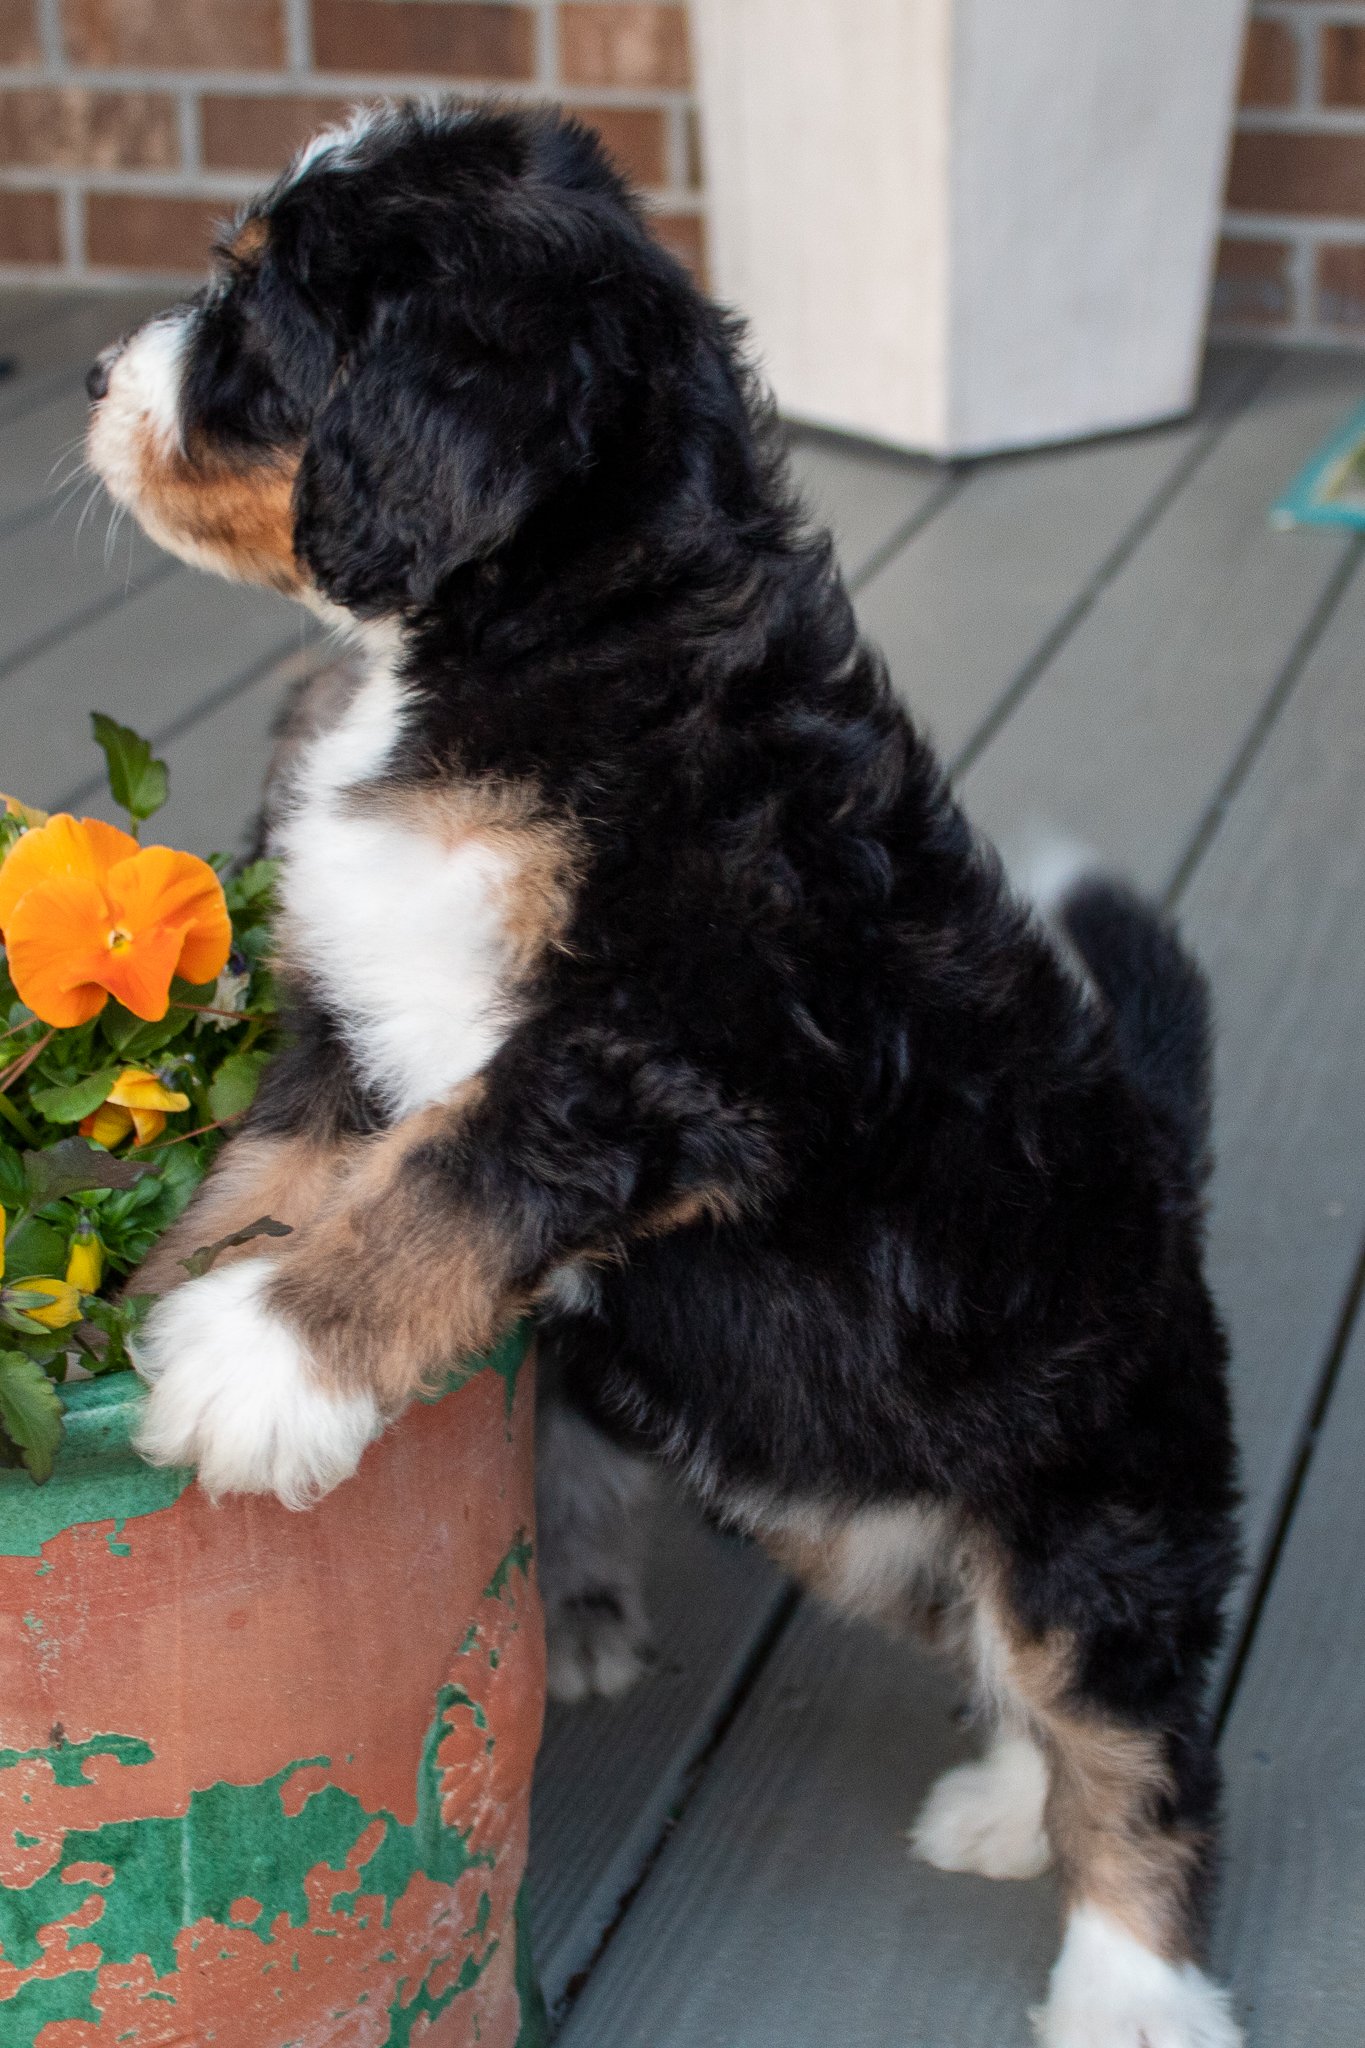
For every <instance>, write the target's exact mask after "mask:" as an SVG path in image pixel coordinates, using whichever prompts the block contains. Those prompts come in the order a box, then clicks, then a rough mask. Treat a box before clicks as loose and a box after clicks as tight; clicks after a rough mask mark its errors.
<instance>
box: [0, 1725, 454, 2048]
mask: <svg viewBox="0 0 1365 2048" xmlns="http://www.w3.org/2000/svg"><path fill="white" fill-rule="evenodd" d="M463 1704H464V1699H463V1696H462V1695H460V1693H459V1691H458V1688H456V1687H454V1686H443V1687H442V1688H441V1690H440V1692H439V1693H438V1695H437V1698H436V1712H435V1715H434V1717H433V1719H432V1722H431V1725H430V1727H429V1728H428V1730H427V1733H426V1737H425V1739H424V1741H423V1745H422V1753H421V1758H420V1761H419V1764H418V1769H417V1818H416V1820H415V1822H414V1823H413V1824H412V1825H411V1826H409V1825H406V1824H404V1823H403V1822H401V1821H399V1820H398V1819H396V1817H395V1816H394V1815H393V1814H391V1813H389V1812H387V1811H386V1810H383V1809H381V1810H380V1811H378V1812H374V1813H372V1812H369V1811H367V1810H366V1808H365V1807H364V1806H362V1804H361V1802H360V1801H359V1800H358V1799H357V1798H356V1797H355V1796H354V1795H353V1794H352V1793H349V1792H344V1791H343V1790H342V1789H341V1788H340V1787H339V1786H336V1785H326V1786H323V1787H321V1788H320V1789H319V1790H318V1791H316V1792H312V1793H310V1794H309V1795H308V1797H307V1798H306V1799H305V1800H304V1802H303V1805H302V1806H301V1807H300V1809H299V1811H298V1812H297V1813H294V1814H290V1813H287V1812H286V1811H285V1807H284V1803H283V1800H282V1798H281V1794H282V1792H283V1790H284V1787H285V1786H286V1785H287V1784H288V1782H289V1780H290V1779H291V1778H292V1777H294V1776H295V1775H296V1773H298V1772H299V1771H301V1770H307V1769H311V1768H314V1767H315V1766H317V1765H318V1764H324V1765H325V1764H326V1762H327V1759H326V1758H325V1757H307V1758H302V1759H300V1760H299V1761H298V1762H296V1763H292V1764H289V1765H287V1766H286V1767H285V1768H284V1769H283V1770H281V1771H279V1772H277V1773H276V1774H275V1775H274V1776H273V1777H271V1778H268V1779H266V1781H265V1782H264V1783H263V1784H260V1785H226V1784H218V1785H213V1786H211V1787H210V1788H209V1789H208V1790H207V1791H203V1792H195V1793H192V1794H191V1796H190V1805H189V1812H188V1814H186V1815H184V1816H176V1817H167V1818H160V1817H155V1816H153V1817H148V1818H144V1819H140V1820H135V1821H118V1822H110V1823H107V1824H105V1825H104V1826H101V1827H97V1828H80V1829H70V1830H68V1832H67V1833H66V1835H65V1836H64V1837H63V1841H62V1847H61V1853H60V1855H59V1856H58V1858H57V1863H56V1866H55V1867H54V1868H53V1869H52V1870H50V1871H49V1872H48V1873H47V1874H46V1875H45V1876H43V1877H40V1878H39V1879H37V1881H36V1882H35V1883H33V1884H31V1885H29V1886H27V1887H26V1888H25V1889H23V1890H14V1891H0V1949H3V1952H4V1955H5V1958H6V1961H7V1962H9V1963H11V1964H13V1965H14V1966H15V1967H16V1968H18V1969H20V1970H23V1969H28V1968H31V1967H32V1966H33V1965H34V1964H35V1963H37V1962H38V1961H39V1959H40V1956H41V1953H42V1951H41V1946H40V1944H39V1941H38V1934H39V1932H40V1930H41V1929H43V1928H45V1927H48V1926H51V1925H53V1924H54V1923H58V1922H61V1921H63V1920H64V1919H66V1918H67V1917H68V1916H69V1915H70V1913H71V1912H72V1911H73V1910H74V1909H75V1908H76V1907H77V1906H79V1904H80V1902H81V1898H82V1896H83V1891H84V1889H87V1888H88V1887H83V1886H82V1885H75V1886H73V1885H69V1884H67V1883H66V1882H65V1881H64V1879H63V1877H62V1875H61V1873H62V1870H63V1869H64V1868H65V1867H66V1866H67V1865H69V1864H72V1863H103V1864H107V1865H109V1866H110V1867H111V1868H112V1869H113V1871H114V1873H115V1875H114V1879H113V1882H112V1883H111V1884H109V1885H108V1886H105V1887H103V1888H102V1889H101V1893H100V1896H101V1898H102V1900H103V1902H104V1903H103V1910H102V1912H101V1915H100V1918H99V1921H98V1922H97V1924H96V1926H95V1927H94V1928H93V1929H86V1930H83V1931H82V1939H83V1940H86V1941H89V1940H96V1941H98V1944H99V1947H100V1950H101V1952H102V1955H101V1959H102V1961H103V1962H104V1963H129V1962H131V1961H133V1959H134V1958H135V1957H137V1956H147V1957H148V1958H149V1959H150V1961H151V1963H152V1966H153V1968H154V1969H155V1971H156V1973H157V1975H158V1976H160V1977H165V1976H168V1975H170V1974H171V1973H172V1972H173V1971H174V1970H175V1969H176V1967H177V1962H176V1952H175V1943H176V1937H177V1935H178V1934H179V1932H180V1930H181V1929H182V1928H183V1927H187V1926H189V1925H191V1924H192V1923H193V1922H194V1921H196V1920H201V1919H205V1918H207V1919H210V1920H212V1921H214V1922H215V1923H216V1924H218V1925H219V1926H222V1927H224V1928H227V1927H230V1926H233V1922H232V1911H231V1909H232V1903H233V1901H234V1900H235V1899H239V1898H243V1897H247V1896H250V1897H251V1898H254V1899H259V1900H260V1902H261V1908H262V1910H261V1913H260V1916H259V1918H258V1920H257V1922H256V1924H255V1926H254V1927H252V1928H251V1929H250V1930H247V1929H244V1928H241V1927H234V1929H233V1931H234V1932H235V1933H236V1934H237V1936H238V1938H239V1940H240V1939H241V1938H243V1937H244V1936H245V1935H247V1934H248V1933H249V1934H250V1936H251V1937H252V1938H254V1939H256V1940H258V1941H260V1943H261V1944H262V1948H263V1950H264V1949H266V1948H268V1947H269V1946H271V1945H272V1944H273V1943H274V1940H275V1937H274V1935H273V1934H272V1932H271V1927H272V1924H273V1923H274V1922H275V1921H276V1920H277V1919H278V1918H279V1916H280V1915H281V1914H284V1915H285V1916H286V1918H287V1920H288V1922H289V1924H290V1925H291V1926H293V1927H298V1928H304V1927H306V1926H307V1924H308V1917H309V1905H308V1896H307V1891H306V1889H305V1880H306V1878H307V1877H308V1875H309V1873H310V1872H312V1871H314V1870H316V1869H317V1868H318V1867H319V1866H320V1865H326V1866H328V1867H329V1868H330V1869H332V1870H335V1871H342V1870H344V1869H345V1867H346V1862H347V1859H348V1857H349V1856H350V1854H351V1852H352V1850H353V1849H354V1848H355V1845H356V1843H357V1842H358V1841H359V1840H360V1838H361V1836H362V1835H363V1834H364V1833H365V1832H366V1831H367V1829H369V1828H371V1827H373V1825H374V1823H375V1822H376V1821H382V1822H383V1824H384V1833H383V1838H382V1839H381V1841H380V1842H379V1843H378V1845H377V1846H376V1848H375V1850H374V1851H373V1852H372V1853H371V1855H370V1856H369V1858H368V1859H367V1861H366V1862H365V1863H364V1865H363V1866H362V1867H361V1869H360V1871H359V1873H358V1875H357V1881H356V1888H355V1890H354V1892H351V1893H349V1894H342V1895H341V1896H339V1897H338V1898H337V1900H336V1902H335V1907H336V1910H337V1911H338V1912H343V1913H344V1912H347V1911H348V1910H351V1909H352V1908H353V1907H354V1904H355V1902H356V1900H357V1899H358V1897H359V1896H360V1895H361V1894H362V1893H363V1894H369V1895H370V1896H374V1895H378V1896H380V1897H381V1898H382V1899H383V1900H384V1905H385V1923H386V1924H387V1922H388V1919H389V1916H390V1915H391V1913H392V1909H393V1907H394V1906H395V1905H396V1903H397V1902H398V1900H399V1899H400V1898H401V1897H402V1896H403V1894H404V1893H405V1892H406V1891H407V1889H408V1886H409V1885H410V1884H411V1883H412V1881H413V1879H414V1878H415V1877H417V1876H418V1875H419V1874H420V1875H424V1876H426V1877H429V1878H431V1879H432V1880H434V1881H435V1882H436V1883H438V1884H443V1885H453V1884H454V1883H456V1882H457V1881H458V1879H459V1878H460V1877H462V1876H463V1874H464V1872H465V1871H466V1870H468V1869H469V1868H471V1866H473V1865H474V1864H476V1863H485V1864H488V1863H491V1862H492V1860H493V1858H492V1855H491V1852H484V1853H482V1854H478V1855H476V1854H475V1853H474V1852H472V1851H471V1850H470V1848H469V1846H468V1840H467V1836H466V1835H465V1834H464V1833H463V1832H462V1831H461V1830H459V1829H456V1828H449V1827H446V1826H445V1825H444V1823H443V1822H442V1819H441V1797H440V1770H439V1767H438V1764H437V1752H438V1751H439V1748H440V1745H441V1741H442V1738H443V1737H444V1736H445V1734H446V1733H447V1728H448V1716H449V1714H450V1712H451V1709H452V1708H455V1707H459V1706H462V1705H463ZM26 1754H27V1755H32V1756H37V1757H42V1758H44V1759H45V1760H47V1761H48V1762H49V1763H51V1764H52V1766H53V1769H54V1772H55V1771H57V1770H58V1769H60V1770H61V1771H62V1772H63V1773H65V1774H66V1775H64V1776H62V1777H61V1778H60V1781H59V1782H61V1783H63V1784H78V1783H80V1782H81V1770H82V1767H83V1762H84V1761H85V1760H86V1759H88V1757H89V1756H90V1755H111V1754H112V1755H118V1756H119V1757H120V1760H121V1761H124V1762H128V1763H143V1762H146V1761H148V1759H149V1757H150V1754H151V1753H150V1751H149V1750H148V1749H147V1745H146V1744H145V1743H141V1742H138V1741H137V1740H136V1739H134V1738H130V1737H125V1736H101V1737H95V1738H94V1739H93V1740H92V1741H91V1742H88V1743H80V1744H75V1743H73V1744H71V1745H70V1746H69V1747H66V1746H63V1747H59V1748H57V1749H54V1750H38V1751H34V1752H29V1753H20V1752H16V1751H0V1763H5V1762H8V1763H11V1764H13V1763H17V1762H20V1761H23V1760H25V1755H26ZM329 1931H335V1930H327V1929H323V1928H312V1929H311V1930H310V1932H311V1933H313V1934H321V1933H326V1932H329ZM293 1961H294V1966H295V1968H296V1969H297V1968H298V1967H299V1963H298V1958H297V1955H296V1956H295V1957H294V1959H293ZM93 1983H94V1978H93V1976H92V1975H91V1974H90V1973H89V1972H85V1971H73V1972H69V1973H68V1974H67V1975H65V1976H62V1977H56V1978H46V1979H34V1980H32V1981H31V1982H30V1983H28V1984H25V1985H24V1986H23V1987H22V1989H21V1990H20V1992H19V1994H18V1996H17V1997H16V1998H14V1999H11V2000H8V2001H6V2002H4V2003H3V2004H0V2033H3V2035H4V2038H5V2039H7V2040H8V2039H10V2038H13V2039H15V2040H16V2041H18V2040H32V2039H33V2038H34V2036H35V2035H36V2034H37V2033H38V2031H39V2029H40V2028H41V2027H42V2026H44V2025H45V2024H46V2023H47V2022H48V2021H49V2020H59V2019H61V2020H70V2019H88V2020H91V2021H94V2020H95V2018H96V2015H95V2013H94V2011H93V2009H92V2007H91V2004H90V1989H91V1987H92V1985H93ZM165 1995H169V1994H165ZM414 2017H415V2014H414ZM11 2028H14V2029H16V2030H18V2031H16V2032H14V2033H13V2035H11V2033H10V2031H9V2030H10V2029H11ZM28 2029H31V2031H28ZM394 2038H395V2039H397V2040H403V2039H405V2038H406V2037H405V2036H403V2035H397V2036H395V2037H394Z"/></svg>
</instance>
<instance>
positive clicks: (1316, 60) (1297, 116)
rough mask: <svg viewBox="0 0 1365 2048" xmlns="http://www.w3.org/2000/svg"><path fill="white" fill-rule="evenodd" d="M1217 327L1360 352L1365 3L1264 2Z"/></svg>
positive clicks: (1236, 153)
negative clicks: (1354, 346) (1349, 345)
mask: <svg viewBox="0 0 1365 2048" xmlns="http://www.w3.org/2000/svg"><path fill="white" fill-rule="evenodd" d="M1214 317H1215V320H1216V322H1217V324H1218V326H1219V328H1220V329H1221V330H1222V331H1224V332H1239V333H1245V334H1251V333H1256V334H1266V333H1270V334H1272V335H1279V336H1282V337H1283V338H1284V339H1286V340H1291V339H1292V340H1303V341H1325V342H1355V343H1362V342H1365V0H1257V4H1256V5H1255V7H1254V9H1253V18H1252V23H1251V29H1250V34H1249V36H1248V40H1247V53H1246V64H1245V68H1244V71H1243V76H1242V108H1241V113H1240V116H1239V118H1238V124H1237V134H1236V137H1235V139H1234V142H1233V151H1232V164H1231V169H1230V173H1229V179H1228V212H1227V222H1226V227H1225V232H1224V239H1223V246H1222V251H1221V254H1220V258H1219V266H1218V283H1217V286H1216V289H1215V294H1214Z"/></svg>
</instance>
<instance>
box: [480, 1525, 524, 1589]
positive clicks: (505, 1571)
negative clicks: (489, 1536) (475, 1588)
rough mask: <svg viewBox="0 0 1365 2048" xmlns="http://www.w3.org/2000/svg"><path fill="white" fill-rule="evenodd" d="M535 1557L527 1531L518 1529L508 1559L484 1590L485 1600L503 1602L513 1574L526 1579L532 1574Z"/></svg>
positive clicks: (505, 1558)
mask: <svg viewBox="0 0 1365 2048" xmlns="http://www.w3.org/2000/svg"><path fill="white" fill-rule="evenodd" d="M534 1556H535V1546H534V1545H533V1544H532V1542H531V1540H530V1538H529V1537H528V1536H527V1534H526V1531H525V1530H524V1529H518V1531H517V1535H516V1541H515V1542H514V1543H513V1545H512V1548H511V1549H510V1550H509V1551H508V1553H507V1555H506V1557H504V1558H503V1560H502V1562H501V1564H500V1565H499V1566H498V1568H497V1570H496V1571H495V1572H494V1574H493V1576H492V1578H491V1579H490V1580H489V1581H488V1584H487V1585H486V1586H485V1587H484V1589H483V1597H484V1599H485V1600H501V1599H502V1598H503V1596H504V1595H505V1593H506V1591H507V1588H508V1585H509V1583H510V1582H511V1577H512V1574H513V1572H520V1573H521V1576H522V1577H523V1578H526V1577H527V1576H528V1574H529V1573H530V1570H531V1559H532V1558H533V1557H534Z"/></svg>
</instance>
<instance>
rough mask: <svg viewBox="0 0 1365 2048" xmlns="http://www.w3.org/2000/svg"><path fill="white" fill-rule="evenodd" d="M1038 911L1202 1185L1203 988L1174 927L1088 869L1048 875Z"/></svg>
mask: <svg viewBox="0 0 1365 2048" xmlns="http://www.w3.org/2000/svg"><path fill="white" fill-rule="evenodd" d="M1050 880H1051V882H1052V887H1051V888H1048V889H1045V890H1044V891H1043V892H1042V893H1043V894H1045V895H1046V896H1047V897H1050V899H1051V900H1050V901H1047V902H1046V903H1045V904H1044V905H1043V906H1040V907H1043V908H1045V910H1046V913H1047V915H1048V917H1049V919H1050V921H1051V922H1052V923H1053V924H1054V925H1055V926H1056V927H1057V929H1058V931H1059V932H1060V933H1061V935H1062V937H1063V938H1064V939H1065V940H1066V942H1067V943H1068V944H1069V945H1070V947H1071V948H1072V949H1073V951H1074V952H1075V953H1076V955H1077V956H1078V957H1079V960H1080V963H1081V965H1082V967H1083V968H1084V970H1085V973H1086V976H1087V978H1088V980H1089V981H1090V982H1091V984H1092V986H1093V987H1094V989H1095V990H1096V992H1097V993H1098V995H1099V996H1100V998H1101V1000H1102V1001H1103V1002H1104V1003H1105V1004H1106V1006H1107V1007H1108V1009H1109V1011H1110V1014H1111V1016H1112V1017H1113V1021H1114V1030H1115V1033H1116V1035H1117V1038H1118V1043H1119V1049H1120V1052H1121V1053H1122V1055H1123V1058H1124V1060H1125V1061H1126V1063H1127V1065H1128V1068H1129V1071H1130V1072H1131V1074H1132V1076H1133V1079H1134V1080H1135V1082H1136V1083H1137V1085H1138V1087H1139V1088H1140V1089H1141V1090H1142V1092H1143V1094H1144V1095H1145V1096H1146V1097H1147V1099H1148V1101H1149V1102H1150V1103H1152V1105H1153V1106H1154V1108H1156V1109H1157V1110H1158V1111H1160V1112H1161V1114H1162V1116H1163V1117H1164V1119H1165V1121H1166V1122H1167V1123H1168V1124H1169V1125H1170V1126H1171V1128H1172V1129H1173V1130H1174V1131H1175V1133H1176V1134H1177V1136H1178V1138H1179V1140H1180V1145H1181V1150H1182V1152H1183V1154H1184V1158H1185V1164H1186V1168H1187V1171H1188V1172H1189V1175H1190V1178H1191V1182H1192V1184H1193V1185H1194V1186H1196V1187H1199V1186H1202V1185H1203V1184H1204V1182H1205V1181H1206V1180H1207V1179H1208V1175H1209V1169H1210V1165H1211V1154H1210V1147H1209V1138H1210V1126H1211V1123H1212V1117H1213V1017H1212V1004H1211V1000H1210V996H1209V985H1208V982H1207V980H1206V979H1205V976H1204V973H1203V970H1202V968H1201V967H1200V966H1199V964H1198V962H1197V961H1196V960H1195V959H1194V958H1193V957H1192V956H1191V955H1190V954H1189V953H1188V952H1187V951H1186V949H1185V947H1184V945H1183V944H1182V943H1181V940H1180V936H1179V934H1178V932H1177V930H1176V927H1175V924H1174V923H1173V921H1172V920H1171V919H1170V918H1169V917H1166V916H1165V915H1164V914H1163V913H1162V912H1161V911H1160V910H1158V909H1157V907H1156V906H1155V904H1152V903H1149V902H1148V901H1147V899H1146V898H1145V897H1143V896H1141V895H1139V894H1138V892H1137V890H1136V889H1134V888H1132V887H1131V886H1130V885H1129V884H1128V883H1127V882H1124V881H1121V880H1119V879H1118V878H1117V877H1115V876H1111V875H1106V874H1103V873H1096V872H1094V871H1089V872H1087V871H1084V870H1082V871H1079V872H1078V871H1077V869H1076V867H1075V866H1072V867H1071V870H1070V872H1069V873H1065V872H1063V871H1062V869H1061V868H1060V867H1058V868H1057V869H1056V870H1055V871H1054V874H1053V876H1052V877H1050Z"/></svg>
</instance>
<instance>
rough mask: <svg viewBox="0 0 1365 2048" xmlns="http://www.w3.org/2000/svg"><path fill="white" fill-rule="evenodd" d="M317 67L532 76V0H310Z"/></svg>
mask: <svg viewBox="0 0 1365 2048" xmlns="http://www.w3.org/2000/svg"><path fill="white" fill-rule="evenodd" d="M313 51H314V57H315V60H316V63H317V68H318V70H319V71H362V72H367V73H369V72H381V71H387V72H394V73H399V74H406V75H409V76H415V77H425V78H506V79H519V78H534V76H535V71H536V22H535V16H534V14H533V13H532V12H531V10H530V8H529V7H492V6H486V5H475V4H474V0H313Z"/></svg>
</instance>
